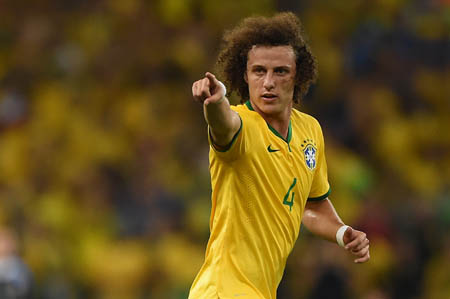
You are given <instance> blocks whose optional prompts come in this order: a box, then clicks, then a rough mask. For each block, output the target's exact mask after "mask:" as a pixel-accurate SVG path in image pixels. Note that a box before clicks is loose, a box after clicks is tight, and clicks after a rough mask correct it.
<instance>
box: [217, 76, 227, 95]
mask: <svg viewBox="0 0 450 299" xmlns="http://www.w3.org/2000/svg"><path fill="white" fill-rule="evenodd" d="M217 81H219V80H217ZM219 85H220V87H221V88H222V89H223V97H226V95H227V88H226V87H225V84H223V83H222V82H220V81H219Z"/></svg>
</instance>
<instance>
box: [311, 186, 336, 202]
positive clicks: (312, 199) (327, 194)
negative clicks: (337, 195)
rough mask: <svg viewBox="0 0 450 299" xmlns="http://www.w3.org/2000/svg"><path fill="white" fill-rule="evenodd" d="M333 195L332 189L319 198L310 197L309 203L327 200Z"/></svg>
mask: <svg viewBox="0 0 450 299" xmlns="http://www.w3.org/2000/svg"><path fill="white" fill-rule="evenodd" d="M330 193H331V188H330V189H328V192H327V193H325V194H324V195H321V196H318V197H308V201H319V200H324V199H325V198H327V197H328V196H329V195H330Z"/></svg>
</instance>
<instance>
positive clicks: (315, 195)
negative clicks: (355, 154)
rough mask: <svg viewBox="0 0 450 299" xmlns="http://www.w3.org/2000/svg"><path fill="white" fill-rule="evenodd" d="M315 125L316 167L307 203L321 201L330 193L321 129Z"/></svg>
mask: <svg viewBox="0 0 450 299" xmlns="http://www.w3.org/2000/svg"><path fill="white" fill-rule="evenodd" d="M316 124H317V130H316V131H317V133H316V134H317V135H316V136H317V140H318V141H319V142H318V149H317V156H316V159H317V166H316V169H315V171H314V177H313V182H312V185H311V190H310V192H309V196H308V200H309V201H317V200H323V199H325V198H327V197H328V196H329V195H330V192H331V189H330V184H329V182H328V172H327V161H326V158H325V142H324V139H323V134H322V129H321V128H320V125H319V123H318V122H316Z"/></svg>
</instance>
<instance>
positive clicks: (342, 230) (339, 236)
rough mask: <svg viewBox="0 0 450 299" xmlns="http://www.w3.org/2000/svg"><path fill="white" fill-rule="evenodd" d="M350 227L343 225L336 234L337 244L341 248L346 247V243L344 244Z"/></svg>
mask: <svg viewBox="0 0 450 299" xmlns="http://www.w3.org/2000/svg"><path fill="white" fill-rule="evenodd" d="M349 227H350V226H348V225H342V226H341V227H340V228H339V229H338V230H337V232H336V242H337V243H338V245H339V246H341V247H344V246H345V243H344V233H345V231H346V230H347V228H349Z"/></svg>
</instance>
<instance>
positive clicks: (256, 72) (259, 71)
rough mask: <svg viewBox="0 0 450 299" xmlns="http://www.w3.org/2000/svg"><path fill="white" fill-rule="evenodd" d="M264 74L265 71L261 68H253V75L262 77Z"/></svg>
mask: <svg viewBox="0 0 450 299" xmlns="http://www.w3.org/2000/svg"><path fill="white" fill-rule="evenodd" d="M265 72H266V70H265V69H264V68H263V67H255V68H254V69H253V73H255V74H257V75H262V74H264V73H265Z"/></svg>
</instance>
